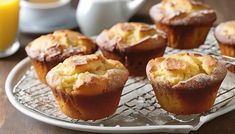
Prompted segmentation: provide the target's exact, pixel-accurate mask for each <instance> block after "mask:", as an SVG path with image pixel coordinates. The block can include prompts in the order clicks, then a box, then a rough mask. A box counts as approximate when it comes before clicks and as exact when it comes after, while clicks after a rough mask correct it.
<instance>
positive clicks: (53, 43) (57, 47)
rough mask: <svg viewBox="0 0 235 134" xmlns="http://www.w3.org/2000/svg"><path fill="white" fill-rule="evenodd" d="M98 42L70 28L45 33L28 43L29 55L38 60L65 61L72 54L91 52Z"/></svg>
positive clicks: (94, 49)
mask: <svg viewBox="0 0 235 134" xmlns="http://www.w3.org/2000/svg"><path fill="white" fill-rule="evenodd" d="M95 51H96V44H95V43H94V42H93V41H92V40H91V39H90V38H88V37H86V36H83V35H81V34H80V33H78V32H73V31H70V30H58V31H55V32H54V33H52V34H48V35H43V36H41V37H39V38H37V39H35V40H34V41H32V42H31V43H29V45H27V47H26V52H27V54H28V56H29V57H30V58H32V59H36V60H37V61H43V62H53V61H56V62H58V61H63V60H64V59H66V58H68V57H69V56H71V55H77V54H91V53H93V52H95Z"/></svg>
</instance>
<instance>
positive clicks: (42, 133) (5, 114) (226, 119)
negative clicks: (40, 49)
mask: <svg viewBox="0 0 235 134" xmlns="http://www.w3.org/2000/svg"><path fill="white" fill-rule="evenodd" d="M74 5H76V4H74ZM131 21H144V22H150V19H149V17H136V18H135V17H134V19H132V20H131ZM38 36H39V35H29V34H22V33H21V34H20V36H19V40H20V43H21V49H20V50H19V51H18V52H17V53H16V54H15V55H13V56H10V57H8V58H4V59H0V76H1V80H0V134H65V133H66V134H85V133H86V132H79V131H73V130H68V129H63V128H59V127H55V126H51V125H48V124H46V123H42V122H39V121H37V120H34V119H32V118H30V117H28V116H26V115H24V114H22V113H20V112H19V111H17V110H16V109H15V108H14V107H13V106H12V105H11V104H10V102H9V101H8V99H7V97H6V95H5V91H4V84H5V79H6V77H7V75H8V73H9V72H10V70H11V69H12V68H13V67H14V66H15V65H16V64H17V63H18V62H19V61H20V60H22V59H23V58H25V57H26V53H25V51H24V46H25V45H26V44H27V43H28V42H30V41H31V40H33V39H35V38H36V37H38ZM190 133H192V134H199V133H200V134H209V133H213V134H235V110H234V111H232V112H230V113H227V114H225V115H223V116H221V117H218V118H216V119H214V120H212V121H210V122H208V123H206V124H204V125H203V126H202V127H201V128H200V129H199V130H198V131H195V132H190Z"/></svg>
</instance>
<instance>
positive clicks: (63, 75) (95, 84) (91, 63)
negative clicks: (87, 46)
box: [46, 55, 128, 95]
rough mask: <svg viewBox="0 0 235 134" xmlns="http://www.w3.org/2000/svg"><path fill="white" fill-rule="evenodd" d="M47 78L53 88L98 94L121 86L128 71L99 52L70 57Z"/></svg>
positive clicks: (82, 93) (73, 92)
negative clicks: (97, 53) (98, 53)
mask: <svg viewBox="0 0 235 134" xmlns="http://www.w3.org/2000/svg"><path fill="white" fill-rule="evenodd" d="M46 79H47V82H48V84H49V85H50V87H51V88H53V89H59V90H64V92H66V93H69V94H77V95H97V94H102V93H104V92H110V90H113V89H120V88H122V87H123V85H124V84H125V82H126V80H127V79H128V71H127V70H126V68H125V67H124V66H123V65H122V64H121V63H120V62H119V61H115V60H108V59H105V58H104V57H103V56H101V55H84V56H72V57H70V58H68V59H66V60H65V61H64V62H63V63H60V64H58V65H57V66H56V67H54V68H53V69H52V70H51V71H50V72H49V73H48V74H47V76H46ZM104 90H107V91H104Z"/></svg>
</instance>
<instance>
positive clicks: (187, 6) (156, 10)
mask: <svg viewBox="0 0 235 134" xmlns="http://www.w3.org/2000/svg"><path fill="white" fill-rule="evenodd" d="M150 16H151V17H152V19H153V20H154V21H155V22H160V23H162V24H168V25H201V24H208V23H211V22H214V21H215V20H216V14H215V11H214V10H212V9H210V7H209V6H208V5H206V4H203V3H201V2H198V1H194V0H162V2H161V3H159V4H157V5H155V6H153V7H152V8H151V9H150Z"/></svg>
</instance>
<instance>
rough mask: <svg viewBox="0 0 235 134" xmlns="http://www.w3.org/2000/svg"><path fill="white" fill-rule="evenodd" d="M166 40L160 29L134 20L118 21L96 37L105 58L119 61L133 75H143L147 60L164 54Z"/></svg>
mask: <svg viewBox="0 0 235 134" xmlns="http://www.w3.org/2000/svg"><path fill="white" fill-rule="evenodd" d="M166 42H167V40H166V36H165V33H163V32H162V31H159V30H157V29H155V28H154V27H151V26H149V25H147V24H144V23H134V22H131V23H118V24H116V25H114V26H113V27H111V28H110V29H108V30H104V31H103V32H102V33H101V34H100V35H99V36H98V37H97V39H96V43H97V45H98V46H99V48H100V50H101V51H102V53H103V55H104V56H105V57H106V58H109V59H114V60H119V61H121V62H122V63H123V64H124V65H125V66H126V67H127V69H128V70H129V72H130V74H131V75H135V76H140V75H145V67H146V65H147V63H148V61H149V60H150V59H152V58H156V57H160V56H162V55H163V54H164V51H165V48H166Z"/></svg>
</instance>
